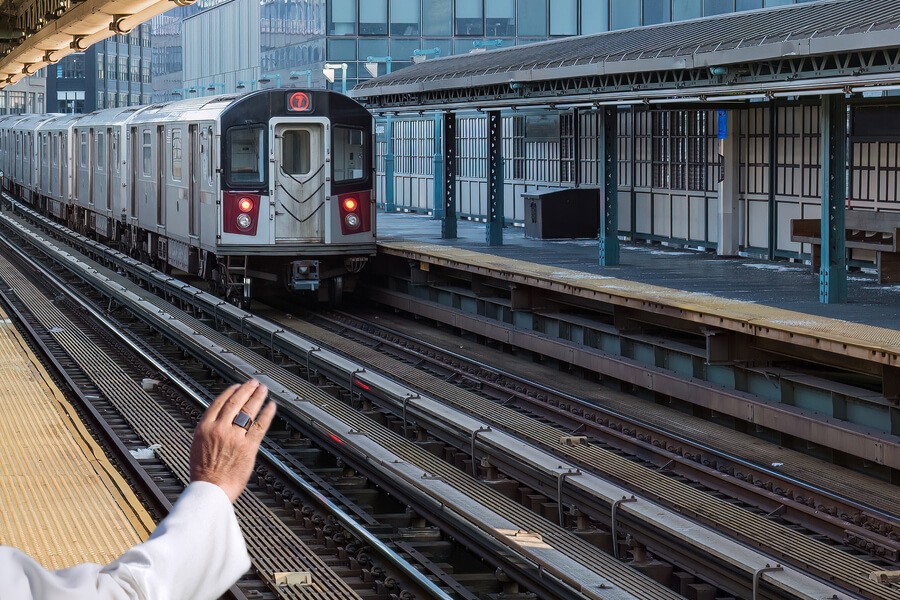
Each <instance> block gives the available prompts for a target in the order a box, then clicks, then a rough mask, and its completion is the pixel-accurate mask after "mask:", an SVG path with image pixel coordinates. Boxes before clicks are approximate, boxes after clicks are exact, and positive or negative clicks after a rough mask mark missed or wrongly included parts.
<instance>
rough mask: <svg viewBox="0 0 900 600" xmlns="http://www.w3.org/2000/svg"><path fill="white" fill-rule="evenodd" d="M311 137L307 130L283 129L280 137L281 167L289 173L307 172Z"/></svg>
mask: <svg viewBox="0 0 900 600" xmlns="http://www.w3.org/2000/svg"><path fill="white" fill-rule="evenodd" d="M310 143H311V138H310V135H309V130H307V129H294V130H292V131H285V132H284V134H283V135H282V137H281V168H282V170H283V171H284V172H285V173H288V174H290V175H304V174H306V173H309V171H310V164H309V160H310V159H309V154H310Z"/></svg>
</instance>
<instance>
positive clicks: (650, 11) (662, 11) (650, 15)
mask: <svg viewBox="0 0 900 600" xmlns="http://www.w3.org/2000/svg"><path fill="white" fill-rule="evenodd" d="M671 20H672V6H671V4H670V2H669V0H644V25H656V24H657V23H668V22H669V21H671Z"/></svg>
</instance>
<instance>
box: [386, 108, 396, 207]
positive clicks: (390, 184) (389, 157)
mask: <svg viewBox="0 0 900 600" xmlns="http://www.w3.org/2000/svg"><path fill="white" fill-rule="evenodd" d="M384 140H385V152H384V212H394V211H395V210H397V203H396V202H395V200H394V118H393V117H392V116H391V115H388V116H387V117H386V118H385V120H384Z"/></svg>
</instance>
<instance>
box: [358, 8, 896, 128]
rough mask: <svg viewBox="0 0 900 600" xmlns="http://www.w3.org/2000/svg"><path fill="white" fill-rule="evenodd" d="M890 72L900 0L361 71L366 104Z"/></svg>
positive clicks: (873, 81)
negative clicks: (370, 74)
mask: <svg viewBox="0 0 900 600" xmlns="http://www.w3.org/2000/svg"><path fill="white" fill-rule="evenodd" d="M897 82H900V3H898V2H896V0H828V1H825V2H815V3H810V4H797V5H791V6H785V7H782V8H777V9H767V10H760V11H751V12H741V13H731V14H727V15H721V16H718V17H711V18H705V19H698V20H692V21H682V22H678V23H670V24H664V25H654V26H651V27H642V28H638V29H629V30H622V31H613V32H608V33H600V34H595V35H588V36H579V37H572V38H563V39H556V40H550V41H547V42H540V43H535V44H529V45H525V46H517V47H514V48H503V49H499V50H492V51H488V52H477V53H470V54H464V55H460V56H452V57H446V58H438V59H435V60H428V61H423V62H421V63H418V64H415V65H412V66H410V67H407V68H405V69H401V70H399V71H396V72H394V73H392V74H391V75H385V76H382V77H378V78H376V79H372V80H369V81H367V82H364V83H362V84H360V85H358V86H356V88H354V90H353V91H352V93H351V95H352V96H353V97H355V98H357V99H359V100H361V101H363V102H364V103H366V104H367V105H368V106H369V107H371V108H372V109H375V110H377V109H381V108H400V109H403V108H407V109H416V110H418V109H422V108H427V107H438V106H439V107H441V108H443V109H453V108H473V103H477V106H478V107H480V108H490V107H504V106H506V107H513V106H515V107H523V106H527V105H528V104H547V103H548V101H549V102H553V103H558V104H559V105H560V106H563V105H566V104H568V105H570V106H571V105H572V104H575V103H587V105H588V106H592V105H598V106H599V105H603V103H604V102H612V103H615V104H621V103H640V104H648V105H653V104H670V103H676V104H677V103H691V104H697V103H701V102H711V103H716V102H728V101H741V102H748V101H753V100H766V99H769V98H772V97H783V96H791V95H816V96H817V95H821V94H823V93H824V94H830V93H842V92H844V91H852V92H855V93H861V92H864V91H868V90H867V89H866V88H871V90H872V91H877V90H878V87H877V86H880V85H885V84H895V83H897Z"/></svg>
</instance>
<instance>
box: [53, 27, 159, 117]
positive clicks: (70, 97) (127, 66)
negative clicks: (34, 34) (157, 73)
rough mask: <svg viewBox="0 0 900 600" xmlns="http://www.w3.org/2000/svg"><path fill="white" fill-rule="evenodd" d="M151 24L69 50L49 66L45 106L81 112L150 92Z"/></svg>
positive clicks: (137, 99) (131, 101)
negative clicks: (84, 48) (72, 51)
mask: <svg viewBox="0 0 900 600" xmlns="http://www.w3.org/2000/svg"><path fill="white" fill-rule="evenodd" d="M150 61H151V55H150V27H149V26H148V25H140V26H138V27H137V28H135V29H134V30H133V31H131V33H128V34H126V35H114V36H113V37H111V38H108V39H106V40H103V41H102V42H98V43H96V44H94V45H93V46H91V47H90V48H88V49H87V50H85V51H84V52H78V53H75V54H70V55H69V56H67V57H65V58H63V59H62V60H61V61H59V63H57V64H56V65H53V66H51V67H50V68H49V69H48V77H47V95H46V108H44V109H43V110H46V111H48V112H63V113H72V112H76V113H81V112H91V111H94V110H97V109H99V108H115V107H119V106H128V105H131V104H140V103H141V98H142V97H143V96H146V97H147V98H149V96H150V90H151V87H150Z"/></svg>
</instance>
